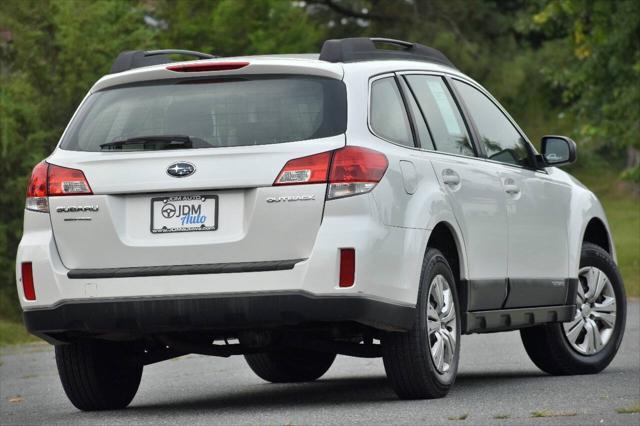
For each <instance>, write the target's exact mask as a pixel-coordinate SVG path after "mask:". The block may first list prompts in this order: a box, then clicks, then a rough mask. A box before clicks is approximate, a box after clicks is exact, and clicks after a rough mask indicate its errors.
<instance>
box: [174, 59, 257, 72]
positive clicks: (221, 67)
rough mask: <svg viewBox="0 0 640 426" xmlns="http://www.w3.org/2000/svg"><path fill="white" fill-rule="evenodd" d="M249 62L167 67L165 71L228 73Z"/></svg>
mask: <svg viewBox="0 0 640 426" xmlns="http://www.w3.org/2000/svg"><path fill="white" fill-rule="evenodd" d="M247 65H249V62H244V61H236V62H206V63H192V64H181V65H169V66H168V67H167V69H168V70H169V71H175V72H204V71H229V70H237V69H240V68H244V67H246V66H247Z"/></svg>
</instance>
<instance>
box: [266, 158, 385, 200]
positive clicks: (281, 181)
mask: <svg viewBox="0 0 640 426" xmlns="http://www.w3.org/2000/svg"><path fill="white" fill-rule="evenodd" d="M388 166H389V162H388V161H387V157H386V156H385V155H384V154H382V153H380V152H378V151H374V150H372V149H368V148H362V147H357V146H347V147H344V148H340V149H337V150H335V151H329V152H321V153H320V154H315V155H310V156H308V157H302V158H296V159H294V160H290V161H289V162H287V164H285V166H284V167H283V168H282V171H281V172H280V174H279V175H278V177H277V178H276V180H275V182H274V183H273V184H274V185H299V184H311V183H325V182H326V183H328V184H329V190H328V192H327V199H329V200H331V199H335V198H342V197H349V196H351V195H358V194H364V193H367V192H369V191H371V190H372V189H373V188H375V186H376V184H377V183H378V182H380V179H382V177H383V176H384V174H385V172H386V170H387V167H388Z"/></svg>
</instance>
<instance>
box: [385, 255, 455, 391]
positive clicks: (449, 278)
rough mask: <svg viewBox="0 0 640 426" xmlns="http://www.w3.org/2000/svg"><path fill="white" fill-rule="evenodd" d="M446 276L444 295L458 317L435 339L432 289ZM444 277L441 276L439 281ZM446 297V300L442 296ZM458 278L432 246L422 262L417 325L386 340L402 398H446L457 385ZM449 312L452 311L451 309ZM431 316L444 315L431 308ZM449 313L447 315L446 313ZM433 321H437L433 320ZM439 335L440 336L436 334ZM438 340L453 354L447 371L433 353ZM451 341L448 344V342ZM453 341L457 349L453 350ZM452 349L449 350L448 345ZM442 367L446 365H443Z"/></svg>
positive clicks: (388, 366)
mask: <svg viewBox="0 0 640 426" xmlns="http://www.w3.org/2000/svg"><path fill="white" fill-rule="evenodd" d="M437 277H442V278H444V279H445V280H446V282H447V283H448V285H449V290H450V291H449V292H448V293H446V294H444V300H448V305H447V304H445V305H444V307H445V308H446V307H447V306H449V309H453V312H454V314H455V318H453V319H451V318H448V319H447V323H446V324H448V325H446V326H445V327H441V326H440V325H439V326H438V327H440V328H435V327H434V328H433V330H436V331H435V332H434V333H435V334H434V335H433V336H432V337H433V339H432V338H430V336H429V330H428V318H427V317H428V310H429V309H428V308H429V304H430V303H434V302H435V299H433V300H430V299H431V298H432V296H431V288H432V286H434V285H436V284H435V283H436V278H437ZM439 279H440V278H438V280H439ZM441 300H442V299H441ZM459 306H460V305H459V303H458V294H457V290H456V285H455V279H454V276H453V273H452V271H451V267H450V266H449V263H448V262H447V260H446V259H445V257H444V256H443V255H442V253H440V251H438V250H436V249H428V250H427V253H426V254H425V257H424V261H423V264H422V273H421V277H420V289H419V292H418V303H417V306H416V317H415V321H414V325H413V328H412V329H411V330H410V331H408V332H405V333H395V332H394V333H387V334H386V335H385V336H384V338H383V341H382V344H383V347H382V350H383V361H384V368H385V370H386V372H387V378H388V380H389V383H390V384H391V387H392V388H393V390H394V391H395V392H396V394H397V395H398V397H400V398H401V399H433V398H442V397H444V396H445V395H446V394H447V393H448V392H449V389H450V388H451V386H452V385H453V383H454V381H455V378H456V374H457V372H458V360H459V358H460V309H459ZM446 312H451V311H450V310H447V311H446ZM429 313H430V314H431V317H433V315H436V317H435V318H438V317H439V316H440V315H439V314H438V313H437V311H433V310H429ZM445 316H446V315H445ZM431 324H433V323H431ZM444 328H446V329H447V331H448V335H447V336H449V337H453V338H454V339H455V340H454V341H453V343H451V341H450V340H449V339H448V338H446V337H444V336H445V335H444V334H438V333H444V331H443V330H444ZM436 334H437V336H438V337H435V335H436ZM434 341H435V344H437V343H438V341H440V342H441V344H442V345H443V346H441V349H442V350H443V351H444V353H446V354H449V355H450V356H451V358H450V362H449V363H448V364H443V365H448V367H446V371H440V370H439V368H438V367H437V366H436V361H435V360H434V357H433V356H432V354H431V348H430V346H431V342H434ZM445 341H446V342H448V343H445ZM451 344H453V346H454V349H453V350H450V348H451ZM447 347H448V348H449V351H448V352H447V351H446V350H445V348H447ZM440 369H442V366H441V368H440Z"/></svg>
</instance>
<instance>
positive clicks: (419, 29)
mask: <svg viewBox="0 0 640 426" xmlns="http://www.w3.org/2000/svg"><path fill="white" fill-rule="evenodd" d="M367 35H376V36H384V37H391V38H399V39H406V40H412V41H417V42H421V43H424V44H428V45H431V46H434V47H436V48H438V49H441V50H442V51H444V52H445V54H447V55H448V56H449V57H450V58H451V59H452V61H453V62H454V63H455V64H457V66H458V67H459V68H460V69H461V70H463V71H464V72H465V73H467V74H469V75H471V76H472V77H474V78H475V79H477V80H478V81H480V82H481V83H482V84H483V85H485V86H486V87H487V88H488V89H489V90H491V91H492V93H493V94H494V95H495V96H496V97H497V98H498V99H500V101H501V102H502V103H503V104H504V105H505V107H506V108H507V109H508V110H509V111H510V112H511V113H512V115H513V116H514V118H515V119H516V120H517V121H518V122H519V123H520V125H521V126H522V127H523V128H524V130H525V132H527V134H528V135H529V137H530V138H531V140H532V141H533V142H534V143H537V141H538V140H539V138H540V136H542V135H543V134H550V133H559V134H566V135H569V136H571V137H573V138H574V139H575V140H576V141H577V142H578V144H579V149H580V161H579V163H578V165H577V166H574V168H573V169H572V172H573V173H576V174H578V175H579V176H581V177H584V178H585V179H586V180H589V179H590V178H591V176H592V175H593V174H594V173H597V174H598V175H599V176H600V177H604V176H606V181H605V183H603V181H602V179H601V180H596V181H591V180H590V182H591V183H592V184H593V185H594V186H597V187H598V188H599V190H600V191H601V192H603V193H606V194H608V195H607V197H605V200H609V199H611V200H612V201H611V203H614V202H615V203H622V204H616V206H617V208H620V206H625V207H622V208H624V209H631V210H632V211H631V212H628V213H630V216H628V217H627V216H625V218H620V219H619V220H618V219H616V220H617V222H619V224H620V225H617V224H616V223H614V224H613V225H614V228H616V229H617V230H616V229H614V230H616V232H618V233H620V234H621V235H623V240H624V241H627V240H628V241H629V243H628V244H627V245H625V246H624V247H625V249H624V250H625V251H626V252H625V253H624V256H623V257H624V259H627V258H628V259H629V260H628V262H629V264H628V265H627V264H626V263H625V264H623V272H624V273H625V279H627V281H630V280H631V281H634V280H635V281H634V282H635V284H633V286H635V287H633V288H635V290H633V291H632V292H635V294H637V286H638V284H637V280H638V275H640V269H639V268H638V260H637V259H638V258H639V257H640V253H637V250H639V249H638V247H639V246H638V244H639V243H638V238H640V237H638V235H640V229H638V227H639V225H638V224H639V223H640V221H639V220H638V213H636V214H635V215H634V213H633V210H634V209H635V210H636V212H637V209H638V202H637V199H635V198H633V194H634V192H637V186H634V185H637V183H638V182H639V180H640V171H639V169H638V163H639V159H640V157H639V155H638V149H639V148H640V147H639V143H640V142H639V141H640V138H639V137H638V134H639V133H640V128H639V127H640V124H639V123H640V48H639V43H640V2H639V1H634V0H629V1H625V0H621V1H608V0H602V1H595V0H485V1H480V0H472V1H469V0H396V1H393V0H352V1H348V0H315V1H313V0H310V1H289V0H218V1H209V0H188V1H186V0H183V1H179V0H178V1H169V0H103V1H84V0H4V1H3V2H2V8H1V10H0V47H1V50H0V76H1V80H0V138H1V139H0V157H1V160H2V161H0V176H2V179H1V185H2V187H1V188H0V318H2V317H4V318H17V316H18V312H19V309H18V303H17V296H16V292H15V282H14V281H15V278H14V260H15V253H16V247H17V244H18V242H19V240H20V235H21V233H22V215H23V206H24V189H25V186H26V180H27V178H28V176H29V174H30V171H31V168H32V167H33V166H34V165H35V164H36V163H37V162H38V161H40V160H42V159H43V158H44V157H46V156H47V155H48V154H49V153H50V152H51V151H52V149H53V148H54V147H55V145H56V143H57V141H58V139H59V137H60V135H61V133H62V131H63V130H64V127H65V125H66V124H67V122H68V120H69V118H70V117H71V115H72V114H73V111H74V110H75V108H76V107H77V105H78V103H79V102H80V100H81V99H82V97H83V96H84V94H85V93H86V92H87V90H88V89H89V88H90V87H91V85H92V84H93V83H94V82H95V81H96V80H97V79H98V78H100V76H102V75H104V74H105V73H107V72H108V70H109V68H110V65H111V62H112V61H113V59H114V58H115V57H116V56H117V54H118V53H119V52H120V51H122V50H134V49H147V48H154V49H155V48H184V49H192V50H200V51H205V52H210V53H214V54H218V55H239V54H256V53H275V52H300V53H303V52H318V51H319V49H320V46H321V45H322V42H323V41H324V40H325V39H327V38H334V37H353V36H367ZM598 170H606V173H604V174H603V173H600V172H597V171H598ZM594 171H596V172H594ZM621 176H622V177H624V178H626V179H628V180H629V181H630V182H635V184H634V183H630V184H626V185H623V187H622V188H621V187H620V185H618V183H617V181H618V178H619V177H621ZM612 205H613V204H612ZM616 213H618V212H616ZM633 234H635V236H633ZM629 235H631V236H632V237H629ZM625 244H626V243H625ZM629 251H636V252H635V253H633V252H631V253H628V252H629ZM625 262H627V261H626V260H625Z"/></svg>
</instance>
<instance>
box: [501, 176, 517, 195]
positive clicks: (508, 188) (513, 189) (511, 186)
mask: <svg viewBox="0 0 640 426" xmlns="http://www.w3.org/2000/svg"><path fill="white" fill-rule="evenodd" d="M504 192H506V193H507V194H510V195H516V194H519V193H520V187H519V186H518V185H516V183H515V181H514V180H513V179H506V180H505V181H504Z"/></svg>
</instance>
